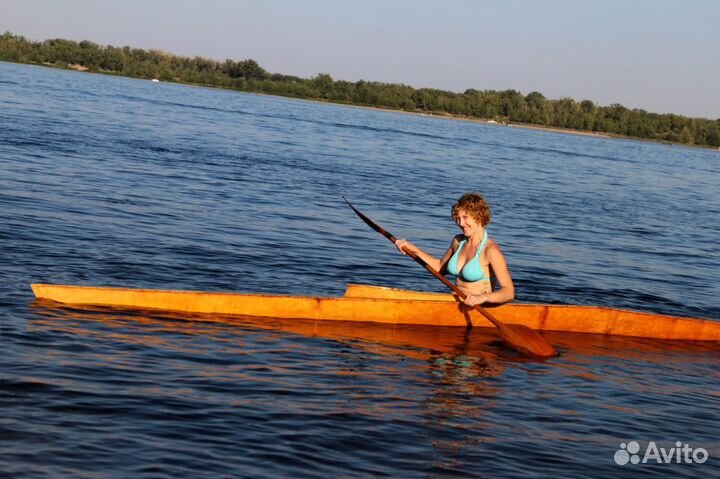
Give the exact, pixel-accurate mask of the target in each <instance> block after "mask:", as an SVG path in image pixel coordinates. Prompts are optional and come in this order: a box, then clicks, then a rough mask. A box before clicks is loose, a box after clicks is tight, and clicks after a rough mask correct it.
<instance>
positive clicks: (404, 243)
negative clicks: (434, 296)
mask: <svg viewBox="0 0 720 479" xmlns="http://www.w3.org/2000/svg"><path fill="white" fill-rule="evenodd" d="M395 246H396V247H397V249H399V250H400V252H401V253H402V254H407V253H406V252H405V251H404V249H408V250H410V251H412V252H413V253H415V254H416V255H417V256H418V257H419V258H420V259H422V260H423V261H425V262H426V263H427V264H429V265H430V266H431V267H432V269H434V270H435V271H437V272H439V273H442V274H445V266H446V265H447V263H448V261H450V258H451V257H452V254H453V252H454V251H455V249H454V248H455V247H456V246H457V240H456V239H453V241H452V243H450V247H449V248H448V249H447V251H445V254H443V256H442V258H440V259H438V258H436V257H434V256H432V255H430V254H428V253H426V252H425V251H423V250H421V249H420V248H418V247H417V246H415V245H414V244H412V243H411V242H409V241H408V240H404V239H399V240H397V241H396V242H395Z"/></svg>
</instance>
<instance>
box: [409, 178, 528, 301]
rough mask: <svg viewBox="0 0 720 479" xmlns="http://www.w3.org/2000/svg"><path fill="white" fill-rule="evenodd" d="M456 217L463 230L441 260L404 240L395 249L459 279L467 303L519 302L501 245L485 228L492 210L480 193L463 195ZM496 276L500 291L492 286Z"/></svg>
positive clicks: (455, 208) (457, 281) (455, 205)
mask: <svg viewBox="0 0 720 479" xmlns="http://www.w3.org/2000/svg"><path fill="white" fill-rule="evenodd" d="M452 217H453V220H455V223H457V225H458V226H459V227H460V229H461V230H462V234H459V235H457V236H455V238H453V240H452V242H451V243H450V247H449V248H448V249H447V251H445V254H444V255H443V256H442V258H441V259H437V258H435V257H433V256H430V255H429V254H427V253H426V252H424V251H423V250H421V249H420V248H418V247H417V246H415V245H414V244H412V243H410V242H409V241H407V240H404V239H401V240H398V241H397V242H396V243H395V246H397V248H398V249H399V250H400V251H401V252H402V253H403V254H405V251H403V249H405V248H407V249H408V250H410V251H413V252H414V253H415V254H416V255H418V256H419V257H420V258H422V259H423V260H424V261H425V262H426V263H428V264H429V265H430V266H432V267H433V268H434V269H435V270H436V271H439V272H441V273H442V274H445V273H450V274H452V275H455V276H456V280H455V284H456V285H457V287H458V289H459V290H460V291H462V292H463V293H465V294H466V295H467V298H465V304H467V305H468V306H475V305H476V304H480V305H481V304H485V303H492V304H503V303H507V302H510V301H512V300H513V299H515V287H514V286H513V282H512V278H511V277H510V272H509V271H508V268H507V263H506V262H505V257H504V256H503V254H502V251H500V247H499V246H498V244H497V243H496V242H495V241H493V240H492V239H490V238H488V234H487V230H486V229H485V227H486V226H487V225H488V223H490V217H491V213H490V207H489V206H488V204H487V202H486V201H485V198H483V196H482V195H481V194H479V193H474V192H473V193H466V194H464V195H462V196H461V197H460V198H459V199H458V200H457V201H456V202H455V204H454V205H453V207H452ZM493 273H494V276H495V278H496V279H497V282H498V284H499V285H500V289H498V290H496V291H493V289H492V284H491V283H490V278H491V275H492V274H493Z"/></svg>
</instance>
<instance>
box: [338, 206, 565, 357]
mask: <svg viewBox="0 0 720 479" xmlns="http://www.w3.org/2000/svg"><path fill="white" fill-rule="evenodd" d="M343 200H345V203H347V204H348V206H349V207H350V208H352V210H353V211H354V212H355V214H356V215H358V216H359V217H360V219H361V220H363V221H364V222H365V223H366V224H367V225H368V226H369V227H371V228H372V229H374V230H375V231H377V232H378V233H380V234H381V235H383V236H384V237H386V238H387V239H389V240H390V241H392V242H393V244H395V243H396V242H397V238H395V237H394V236H393V235H391V234H390V233H388V232H387V231H385V230H384V229H383V228H381V227H380V226H378V225H377V224H376V223H375V222H373V220H371V219H370V218H368V217H367V216H365V215H364V214H362V213H361V212H360V211H358V209H357V208H355V207H354V206H353V205H352V204H351V203H350V202H349V201H348V200H347V198H345V197H344V196H343ZM403 251H404V252H405V253H406V254H407V255H408V256H410V257H411V258H412V259H414V260H415V261H417V262H418V263H420V265H422V266H423V267H424V268H425V269H426V270H428V271H429V272H430V273H432V275H433V276H435V277H436V278H437V279H439V280H440V281H442V282H443V284H445V286H447V287H448V288H450V289H451V290H452V292H453V293H455V294H456V295H457V296H458V297H459V298H460V300H461V301H464V300H465V298H466V297H467V295H466V294H465V293H463V292H462V291H460V290H459V289H458V288H457V286H455V285H454V284H452V283H451V282H450V281H448V279H447V278H446V277H445V276H443V275H441V274H440V273H439V272H437V271H435V269H434V268H433V267H432V266H430V265H429V264H427V262H425V260H423V259H422V258H420V257H419V256H418V255H417V254H415V253H414V252H413V251H410V250H409V249H407V248H403ZM473 307H474V308H475V309H476V310H478V311H479V312H480V314H482V315H483V316H485V317H486V318H487V319H488V320H489V321H490V322H491V323H493V324H494V325H495V327H496V328H497V329H498V333H499V334H500V338H501V339H502V340H503V342H504V343H505V344H507V345H508V346H510V347H511V348H513V349H515V350H517V351H519V352H521V353H524V354H527V355H528V356H534V357H539V358H549V357H552V356H557V355H558V353H557V351H555V348H553V347H552V346H551V345H550V343H548V342H547V341H545V338H543V337H542V336H540V333H538V332H537V331H535V330H534V329H530V328H529V327H527V326H525V325H524V324H505V323H503V322H501V321H500V320H498V319H497V318H496V317H495V316H493V315H492V314H490V313H489V312H488V311H486V310H485V309H484V308H482V307H480V305H475V306H473Z"/></svg>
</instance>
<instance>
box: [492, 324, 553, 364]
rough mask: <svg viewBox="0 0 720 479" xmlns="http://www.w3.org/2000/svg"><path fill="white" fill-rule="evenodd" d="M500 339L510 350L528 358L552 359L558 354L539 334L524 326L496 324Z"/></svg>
mask: <svg viewBox="0 0 720 479" xmlns="http://www.w3.org/2000/svg"><path fill="white" fill-rule="evenodd" d="M496 326H497V328H498V333H500V339H502V340H503V342H504V343H505V344H507V345H508V346H510V347H511V348H514V349H516V350H517V351H520V352H521V353H524V354H526V355H528V356H535V357H538V358H552V357H555V356H557V355H558V352H557V351H556V350H555V348H553V347H552V346H551V345H550V343H548V342H547V341H546V340H545V338H543V337H542V336H540V333H538V332H537V331H535V330H534V329H530V328H528V327H527V326H525V325H524V324H505V323H501V322H498V323H497V324H496Z"/></svg>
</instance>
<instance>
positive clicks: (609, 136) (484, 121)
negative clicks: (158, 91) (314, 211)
mask: <svg viewBox="0 0 720 479" xmlns="http://www.w3.org/2000/svg"><path fill="white" fill-rule="evenodd" d="M168 83H178V84H180V85H195V84H191V83H184V82H168ZM195 86H203V87H209V88H221V89H223V90H232V89H230V88H222V87H214V86H212V85H195ZM234 91H240V90H234ZM240 92H241V93H253V94H254V95H264V96H271V97H276V98H291V99H293V100H300V101H308V102H311V103H324V104H327V105H338V106H348V107H352V108H361V109H364V110H375V111H382V112H387V113H402V114H404V115H413V116H423V117H430V118H439V119H443V120H452V121H465V122H470V123H479V124H482V125H493V126H505V127H511V128H522V129H525V130H536V131H542V132H546V133H564V134H568V135H578V136H588V137H591V138H604V139H607V140H632V141H640V142H643V143H654V144H658V145H665V146H682V147H685V148H699V149H701V150H709V151H720V147H717V148H716V147H714V146H703V145H691V144H687V143H679V142H671V141H667V140H652V139H649V138H638V137H635V136H624V135H618V134H614V133H605V132H595V131H588V130H573V129H570V128H559V127H554V126H540V125H534V124H530V123H510V122H507V123H501V122H498V121H495V120H491V119H484V118H472V117H467V116H459V115H451V114H449V113H448V114H445V113H423V112H418V111H408V110H400V109H398V110H395V109H393V108H382V107H377V106H368V105H357V104H354V103H339V102H333V101H328V100H319V99H313V98H297V97H289V96H281V95H270V94H268V93H262V92H244V91H240Z"/></svg>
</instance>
